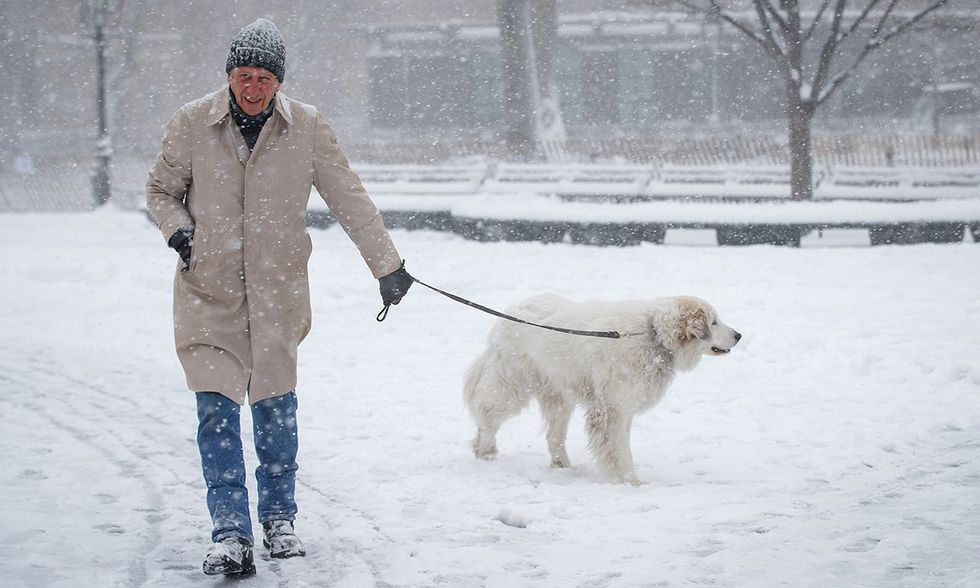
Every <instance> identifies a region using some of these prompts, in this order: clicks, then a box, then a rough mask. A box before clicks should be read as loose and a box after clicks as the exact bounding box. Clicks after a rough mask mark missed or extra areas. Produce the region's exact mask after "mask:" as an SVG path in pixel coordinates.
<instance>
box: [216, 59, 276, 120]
mask: <svg viewBox="0 0 980 588" xmlns="http://www.w3.org/2000/svg"><path fill="white" fill-rule="evenodd" d="M228 86H229V87H230V88H231V93H232V94H234V95H235V102H237V103H238V107H239V108H241V109H242V110H243V111H244V112H245V114H247V115H249V116H255V115H256V114H259V113H260V112H262V111H263V110H265V109H266V108H268V107H269V104H271V103H272V98H273V97H274V96H275V95H276V92H277V91H278V90H279V80H277V79H276V76H275V74H273V73H272V72H270V71H269V70H267V69H262V68H261V67H244V66H243V67H236V68H235V69H233V70H231V71H230V72H228Z"/></svg>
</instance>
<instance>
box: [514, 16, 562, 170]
mask: <svg viewBox="0 0 980 588" xmlns="http://www.w3.org/2000/svg"><path fill="white" fill-rule="evenodd" d="M497 19H498V22H499V26H500V42H501V55H502V57H503V67H504V72H503V73H504V75H503V78H504V117H505V120H506V125H507V130H506V136H505V141H506V143H507V147H508V149H509V151H510V153H511V154H512V155H514V156H515V157H518V158H520V159H530V158H532V157H534V156H536V155H539V153H537V150H538V146H539V145H541V144H542V143H543V142H547V141H560V140H562V139H564V138H565V126H564V123H563V121H562V116H561V108H560V106H559V101H558V89H557V85H556V83H555V73H554V72H555V68H554V54H555V44H556V43H557V40H558V9H557V5H556V0H497Z"/></svg>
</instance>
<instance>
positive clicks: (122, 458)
mask: <svg viewBox="0 0 980 588" xmlns="http://www.w3.org/2000/svg"><path fill="white" fill-rule="evenodd" d="M17 355H18V354H17V352H16V351H14V352H11V350H9V349H8V350H7V353H6V354H5V356H4V357H3V359H2V360H0V373H2V374H4V375H0V382H3V383H5V384H6V385H9V386H10V388H11V389H12V390H18V391H19V392H18V393H17V394H12V395H8V396H6V397H3V398H0V401H2V402H7V403H9V404H12V405H16V406H18V407H20V408H22V409H24V410H29V411H31V412H32V413H34V414H37V415H38V416H40V417H41V418H43V419H45V420H47V421H48V422H50V423H51V424H52V426H54V427H55V428H56V429H58V430H60V431H63V432H65V433H66V434H68V435H70V436H71V437H72V438H74V439H76V440H77V441H78V442H80V443H82V444H84V445H85V446H87V447H89V448H91V449H92V450H93V451H95V452H96V453H97V454H99V455H101V456H102V457H103V458H104V459H105V461H106V462H107V463H108V464H109V465H110V466H112V467H113V468H115V469H116V470H117V471H118V474H117V475H118V476H119V477H120V478H123V479H133V480H136V481H137V482H138V483H139V485H140V486H141V487H142V488H143V496H144V504H143V506H142V507H140V508H137V509H136V512H137V513H139V514H140V515H141V516H140V517H139V518H140V520H142V521H143V522H144V523H145V525H144V526H143V527H142V528H141V529H139V530H138V532H137V531H136V530H133V529H127V530H125V531H126V532H127V534H129V533H132V532H136V535H137V536H139V537H141V539H142V541H141V544H140V547H139V548H138V549H137V550H135V552H136V553H137V554H139V555H140V557H139V558H138V561H137V562H133V563H130V564H128V565H126V566H125V567H126V570H127V575H128V581H127V582H126V584H127V585H133V586H137V585H144V584H146V583H147V582H148V581H149V578H150V569H151V567H153V566H151V565H150V564H149V559H150V558H151V557H152V555H153V553H154V552H155V551H156V550H157V549H159V548H160V547H163V545H162V539H163V537H164V532H163V530H162V523H163V522H164V521H165V520H167V519H168V518H170V516H171V515H170V514H168V513H171V512H173V511H174V510H178V511H183V512H184V513H186V514H187V517H193V513H192V509H189V508H186V507H184V506H178V507H176V508H170V507H172V506H173V505H172V504H171V505H168V508H166V509H165V502H171V501H168V500H165V498H164V496H165V495H164V492H165V490H164V489H163V488H161V487H160V481H159V479H151V477H150V476H149V475H147V473H145V470H146V468H147V467H149V468H155V469H156V470H157V471H158V472H162V473H165V475H166V476H168V477H171V478H172V480H173V485H175V486H188V487H189V486H193V485H194V484H193V483H189V482H188V481H187V480H186V478H187V476H186V474H184V475H183V476H182V475H181V471H180V470H179V468H178V467H174V465H173V464H172V463H167V460H166V459H165V458H166V457H168V456H175V455H178V456H179V455H182V454H184V453H186V452H187V447H186V445H182V444H181V440H182V438H181V437H179V436H177V437H175V436H174V435H173V430H174V427H175V426H176V425H175V424H173V423H166V422H165V421H164V420H162V419H161V414H160V413H158V412H151V411H149V410H147V409H146V408H145V407H143V406H142V405H140V404H139V403H138V402H136V401H135V400H133V399H132V398H130V397H128V396H126V395H125V394H122V393H112V392H110V391H109V390H107V389H105V388H102V387H100V386H97V385H95V384H92V383H90V382H87V381H84V380H81V379H79V378H77V377H73V376H71V375H68V374H65V373H62V372H60V371H58V370H56V369H55V367H54V365H53V364H52V363H51V362H50V361H46V360H44V359H42V358H39V357H38V356H36V355H35V356H30V355H27V354H23V355H21V357H17ZM14 366H16V367H14ZM52 391H58V393H57V394H55V393H54V392H52ZM68 391H71V392H75V391H82V393H66V392H68ZM18 399H26V400H20V401H19V400H18ZM56 407H57V408H56ZM62 408H63V410H62ZM70 420H71V421H75V422H77V423H80V424H71V423H70V422H69V421H70ZM120 425H125V426H120ZM185 441H186V440H185ZM143 466H145V467H143ZM196 481H197V480H196V479H195V482H196ZM168 485H169V484H168ZM196 492H197V491H196V489H195V493H196ZM172 494H173V493H172V492H171V493H168V497H169V496H172ZM107 500H108V498H107ZM177 502H178V505H180V504H181V503H186V501H180V500H178V501H177ZM168 559H169V558H168ZM164 568H165V569H166V570H168V571H172V572H187V571H189V569H194V570H195V571H196V566H194V567H193V568H189V567H188V566H186V565H181V564H180V563H179V562H174V563H173V565H169V566H164Z"/></svg>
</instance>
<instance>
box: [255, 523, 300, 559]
mask: <svg viewBox="0 0 980 588" xmlns="http://www.w3.org/2000/svg"><path fill="white" fill-rule="evenodd" d="M262 530H263V531H265V538H264V539H263V540H262V545H265V547H266V548H267V549H268V550H269V555H270V556H271V557H275V558H278V559H285V558H287V557H303V556H304V555H306V548H304V547H303V542H302V541H300V540H299V537H297V536H296V532H295V531H294V530H293V521H287V520H278V521H266V522H264V523H262Z"/></svg>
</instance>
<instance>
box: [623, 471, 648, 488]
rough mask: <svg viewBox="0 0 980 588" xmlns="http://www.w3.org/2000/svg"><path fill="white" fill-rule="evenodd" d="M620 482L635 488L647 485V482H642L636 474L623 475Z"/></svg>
mask: <svg viewBox="0 0 980 588" xmlns="http://www.w3.org/2000/svg"><path fill="white" fill-rule="evenodd" d="M619 480H620V481H621V482H622V483H623V484H629V485H630V486H635V487H639V486H643V485H644V484H646V482H644V481H643V480H641V479H640V478H639V477H638V476H637V475H636V474H635V473H630V474H624V475H621V476H620V477H619Z"/></svg>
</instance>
